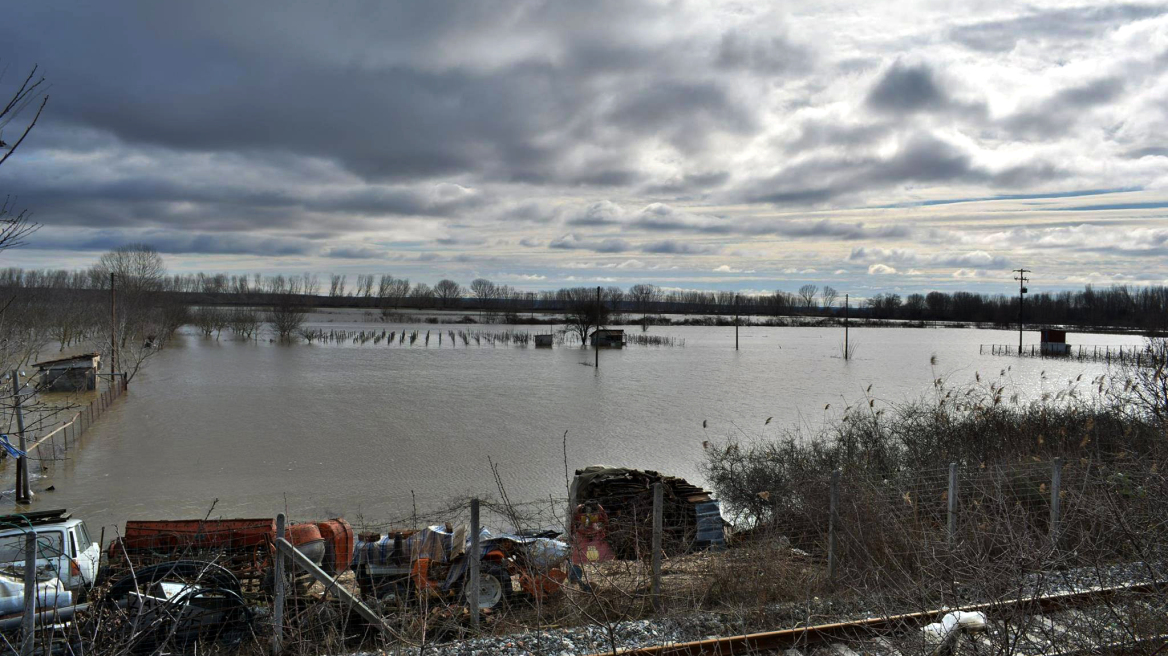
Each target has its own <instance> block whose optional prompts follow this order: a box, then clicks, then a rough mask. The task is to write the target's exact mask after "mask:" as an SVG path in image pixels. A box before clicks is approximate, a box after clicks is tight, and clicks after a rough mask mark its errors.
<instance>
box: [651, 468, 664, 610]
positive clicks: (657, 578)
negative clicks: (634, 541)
mask: <svg viewBox="0 0 1168 656" xmlns="http://www.w3.org/2000/svg"><path fill="white" fill-rule="evenodd" d="M664 524H665V487H664V485H662V484H661V481H657V482H656V483H654V484H653V581H652V583H651V585H650V588H649V594H650V597H651V598H652V601H653V610H654V611H656V612H658V613H660V612H661V609H662V605H661V541H662V537H663V535H662V534H663V533H664V532H665V529H664Z"/></svg>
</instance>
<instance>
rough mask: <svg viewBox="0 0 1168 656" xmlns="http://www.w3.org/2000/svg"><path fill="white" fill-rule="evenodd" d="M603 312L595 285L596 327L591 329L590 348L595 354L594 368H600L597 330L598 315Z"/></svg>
mask: <svg viewBox="0 0 1168 656" xmlns="http://www.w3.org/2000/svg"><path fill="white" fill-rule="evenodd" d="M603 314H604V308H603V307H601V305H600V285H597V286H596V328H595V329H594V330H593V331H592V350H593V352H594V354H595V355H596V368H597V369H600V339H599V338H600V336H599V335H597V334H596V333H597V331H599V330H600V317H601V315H603Z"/></svg>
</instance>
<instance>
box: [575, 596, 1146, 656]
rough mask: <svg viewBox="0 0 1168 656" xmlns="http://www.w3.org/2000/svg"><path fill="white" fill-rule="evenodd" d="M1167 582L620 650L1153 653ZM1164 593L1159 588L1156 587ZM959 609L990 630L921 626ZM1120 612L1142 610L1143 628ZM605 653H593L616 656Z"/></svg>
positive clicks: (646, 654)
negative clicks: (934, 633)
mask: <svg viewBox="0 0 1168 656" xmlns="http://www.w3.org/2000/svg"><path fill="white" fill-rule="evenodd" d="M1165 590H1168V581H1156V582H1151V583H1139V584H1130V585H1120V586H1112V587H1105V588H1091V589H1085V590H1076V591H1071V592H1060V593H1055V594H1048V595H1035V596H1031V597H1023V598H1015V599H1006V600H999V601H993V602H986V603H980V604H973V605H969V606H963V607H961V608H944V609H936V610H929V611H922V612H916V613H904V614H899V615H890V616H886V617H871V618H867V619H860V620H853V621H846V622H832V623H828V624H819V625H813V626H804V627H795V628H791V629H783V630H779V631H768V632H763V633H752V634H746V635H736V636H724V637H719V638H709V639H706V640H697V641H693V642H682V643H673V644H662V645H654V646H646V647H637V648H630V649H625V650H620V651H617V652H616V653H617V654H620V655H621V656H731V655H733V656H742V655H745V654H783V655H784V656H818V655H819V654H835V655H838V656H854V655H856V654H873V655H879V656H903V655H908V654H934V655H937V656H940V655H942V654H1018V655H1020V656H1037V655H1039V654H1042V655H1044V656H1046V655H1050V656H1054V655H1057V656H1079V655H1081V654H1100V653H1153V652H1156V651H1157V650H1159V649H1164V648H1166V647H1168V606H1165V603H1166V601H1168V600H1166V598H1165V596H1164V594H1163V593H1164V591H1165ZM1154 593H1160V594H1154ZM954 611H963V612H967V613H981V614H983V615H984V617H985V618H986V620H987V622H986V626H985V630H981V631H968V630H954V631H952V632H950V633H948V634H947V635H946V636H945V637H938V638H930V637H929V636H928V635H926V633H925V632H923V631H922V630H921V628H922V627H924V626H926V625H928V624H930V623H934V622H937V621H938V620H941V619H942V618H943V617H945V616H946V615H948V614H949V613H952V612H954ZM1117 613H1121V614H1126V615H1127V616H1131V617H1142V618H1144V619H1146V621H1144V622H1142V623H1141V625H1142V626H1144V627H1146V628H1150V629H1152V630H1151V631H1150V632H1145V633H1136V632H1135V631H1133V630H1132V628H1131V627H1130V626H1123V625H1122V624H1121V623H1119V622H1116V621H1115V618H1116V617H1118V616H1119V615H1117ZM612 653H613V652H600V653H597V654H594V655H593V656H603V655H605V654H607V655H609V656H611V654H612Z"/></svg>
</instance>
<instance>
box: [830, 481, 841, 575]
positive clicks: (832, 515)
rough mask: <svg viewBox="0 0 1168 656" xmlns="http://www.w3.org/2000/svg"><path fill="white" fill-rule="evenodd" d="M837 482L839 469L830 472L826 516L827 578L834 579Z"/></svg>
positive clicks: (837, 509)
mask: <svg viewBox="0 0 1168 656" xmlns="http://www.w3.org/2000/svg"><path fill="white" fill-rule="evenodd" d="M839 483H840V470H839V469H837V470H835V471H833V472H832V473H831V505H830V510H829V512H828V517H827V579H828V580H829V581H835V572H836V566H837V565H838V563H837V562H836V553H835V550H836V531H837V530H838V528H837V526H836V525H837V524H839Z"/></svg>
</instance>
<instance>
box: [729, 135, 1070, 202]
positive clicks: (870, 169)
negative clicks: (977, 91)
mask: <svg viewBox="0 0 1168 656" xmlns="http://www.w3.org/2000/svg"><path fill="white" fill-rule="evenodd" d="M1061 174H1062V170H1061V169H1060V168H1059V167H1057V166H1053V165H1051V164H1049V163H1046V162H1043V161H1037V160H1036V161H1032V162H1028V163H1024V164H1019V165H1015V166H1012V167H1008V168H1006V169H1002V170H998V171H994V170H990V169H987V168H985V167H984V166H981V165H977V164H975V163H974V162H973V158H972V157H971V156H970V154H969V153H968V152H966V151H965V150H963V149H962V148H961V147H959V146H957V145H955V144H952V143H950V142H948V141H945V140H943V139H940V138H937V137H935V136H933V135H931V134H929V133H928V132H915V133H912V134H910V135H908V136H907V137H905V138H903V139H902V140H901V143H900V146H899V147H898V148H897V150H896V151H895V152H893V153H892V154H891V155H889V156H887V157H880V156H877V155H875V154H869V155H867V156H853V155H851V154H848V153H845V154H841V155H825V156H820V157H813V158H807V159H805V160H803V161H800V162H797V163H795V164H792V165H791V166H788V167H787V168H785V169H783V170H782V171H780V172H779V173H777V174H775V175H772V176H769V177H767V178H763V179H761V180H754V181H751V182H748V183H746V184H745V185H744V186H743V187H741V188H740V189H738V190H736V191H735V192H733V193H734V196H735V197H737V198H739V199H740V200H744V201H746V202H752V203H771V204H774V205H780V206H805V205H817V204H825V203H828V202H841V201H842V200H845V199H857V198H860V197H862V195H863V193H864V192H867V191H870V190H874V189H892V188H896V187H899V186H901V185H905V184H910V183H926V184H934V185H937V186H945V185H948V186H953V185H984V184H987V183H992V184H995V185H1000V186H1005V187H1011V186H1019V185H1024V184H1032V183H1035V182H1044V181H1049V180H1052V179H1057V178H1058V177H1059V176H1060V175H1061Z"/></svg>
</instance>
